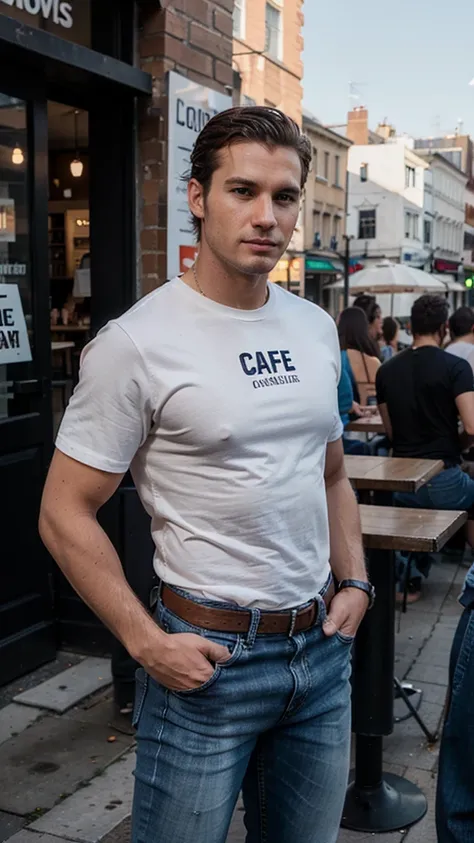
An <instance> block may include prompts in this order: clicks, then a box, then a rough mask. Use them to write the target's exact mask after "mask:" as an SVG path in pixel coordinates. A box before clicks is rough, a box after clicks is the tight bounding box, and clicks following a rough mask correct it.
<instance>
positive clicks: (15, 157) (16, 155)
mask: <svg viewBox="0 0 474 843" xmlns="http://www.w3.org/2000/svg"><path fill="white" fill-rule="evenodd" d="M24 160H25V156H24V155H23V150H22V148H21V146H18V145H17V146H15V148H14V150H13V152H12V164H16V165H17V166H19V165H20V164H23V161H24Z"/></svg>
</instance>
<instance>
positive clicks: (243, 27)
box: [233, 0, 304, 295]
mask: <svg viewBox="0 0 474 843" xmlns="http://www.w3.org/2000/svg"><path fill="white" fill-rule="evenodd" d="M302 7H303V0H235V3H234V17H233V35H234V44H233V68H234V80H235V81H234V104H236V105H267V106H270V107H273V108H279V109H281V111H284V112H285V114H288V115H289V116H290V117H292V118H293V120H295V121H296V122H297V123H298V125H299V126H301V123H302V98H303V87H302V78H303V62H302V58H301V54H302V51H303V36H302V30H303V23H304V17H303V12H302ZM303 253H304V233H303V217H302V214H301V215H300V218H299V221H298V224H297V226H296V230H295V233H294V235H293V237H292V239H291V242H290V245H289V248H288V251H287V252H286V254H285V255H283V257H282V259H281V260H280V261H279V262H278V264H277V266H276V268H275V269H274V270H273V272H271V273H270V280H271V281H274V282H276V283H277V284H280V285H282V286H284V287H286V288H287V289H291V290H292V291H293V292H294V293H296V294H298V295H302V294H303V289H304V254H303Z"/></svg>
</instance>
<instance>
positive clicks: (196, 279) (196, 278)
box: [193, 262, 270, 310]
mask: <svg viewBox="0 0 474 843" xmlns="http://www.w3.org/2000/svg"><path fill="white" fill-rule="evenodd" d="M193 275H194V281H195V284H196V287H197V289H198V292H199V293H200V294H201V296H204V298H205V299H208V298H209V296H206V294H205V292H204V290H203V289H202V287H201V285H200V283H199V281H198V277H197V269H196V262H194V263H193ZM269 298H270V289H269V287H268V284H267V290H266V295H265V301H264V302H263V304H266V303H267V301H268V299H269ZM239 309H240V310H242V309H243V308H239Z"/></svg>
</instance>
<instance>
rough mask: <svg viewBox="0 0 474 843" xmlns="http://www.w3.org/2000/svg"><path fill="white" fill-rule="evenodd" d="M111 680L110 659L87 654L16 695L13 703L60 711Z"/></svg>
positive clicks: (60, 712) (59, 712)
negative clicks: (80, 660) (79, 660)
mask: <svg viewBox="0 0 474 843" xmlns="http://www.w3.org/2000/svg"><path fill="white" fill-rule="evenodd" d="M111 681H112V678H111V674H110V659H100V658H96V657H90V658H87V659H84V661H82V662H80V663H79V664H77V665H74V666H73V667H70V668H68V669H67V670H64V671H62V672H61V673H58V674H57V675H56V676H53V677H52V678H51V679H47V680H46V682H42V683H41V684H40V685H36V686H35V687H34V688H30V689H29V690H28V691H24V692H23V693H22V694H18V695H17V696H16V697H15V702H17V703H21V704H22V705H33V706H37V707H38V708H46V709H48V710H49V711H55V712H57V713H58V714H62V713H63V712H64V711H67V709H68V708H71V707H72V706H73V705H76V704H77V703H78V702H79V701H80V700H82V699H84V698H85V697H88V696H90V694H93V693H94V692H95V691H99V690H100V688H104V687H105V686H106V685H110V683H111Z"/></svg>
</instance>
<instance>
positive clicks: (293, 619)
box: [288, 609, 298, 638]
mask: <svg viewBox="0 0 474 843" xmlns="http://www.w3.org/2000/svg"><path fill="white" fill-rule="evenodd" d="M297 614H298V610H297V609H292V610H291V621H290V629H289V631H288V636H289V638H291V637H292V636H293V633H294V631H295V625H296V616H297Z"/></svg>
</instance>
